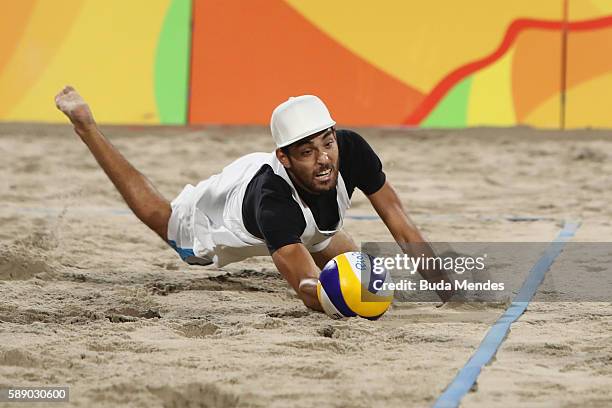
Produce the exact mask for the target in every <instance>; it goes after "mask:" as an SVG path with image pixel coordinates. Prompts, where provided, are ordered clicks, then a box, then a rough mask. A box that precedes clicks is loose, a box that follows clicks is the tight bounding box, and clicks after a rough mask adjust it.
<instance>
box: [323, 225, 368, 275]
mask: <svg viewBox="0 0 612 408" xmlns="http://www.w3.org/2000/svg"><path fill="white" fill-rule="evenodd" d="M351 251H359V247H358V246H357V244H355V242H354V241H353V239H352V238H351V237H350V236H349V235H348V234H347V233H346V232H344V230H342V231H338V232H337V233H336V234H335V235H334V236H333V237H332V239H331V242H330V243H329V245H328V246H327V247H326V248H325V249H324V250H322V251H320V252H315V253H312V254H311V255H312V259H314V261H315V263H316V264H317V266H318V267H319V268H321V269H323V267H324V266H325V264H326V263H327V262H329V260H330V259H332V258H333V257H335V256H337V255H340V254H342V253H344V252H351Z"/></svg>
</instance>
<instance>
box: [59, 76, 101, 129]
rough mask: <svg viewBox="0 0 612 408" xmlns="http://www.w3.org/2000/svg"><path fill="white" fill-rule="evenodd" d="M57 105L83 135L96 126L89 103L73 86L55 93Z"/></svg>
mask: <svg viewBox="0 0 612 408" xmlns="http://www.w3.org/2000/svg"><path fill="white" fill-rule="evenodd" d="M55 106H57V108H58V109H59V110H61V111H62V112H63V113H64V114H65V115H66V116H67V117H68V119H70V122H72V124H73V125H74V130H76V132H77V133H78V134H79V135H80V136H81V137H82V136H83V135H84V134H86V133H87V132H89V131H90V130H91V129H94V128H95V127H96V121H95V120H94V117H93V114H92V113H91V110H90V109H89V105H87V103H86V102H85V100H84V99H83V98H82V97H81V95H79V93H78V92H77V91H76V90H75V89H74V88H73V87H71V86H65V87H64V89H62V90H61V91H60V92H59V93H58V94H57V95H55Z"/></svg>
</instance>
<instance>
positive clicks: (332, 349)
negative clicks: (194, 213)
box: [0, 124, 612, 407]
mask: <svg viewBox="0 0 612 408" xmlns="http://www.w3.org/2000/svg"><path fill="white" fill-rule="evenodd" d="M102 129H103V131H104V133H105V134H107V135H108V136H109V137H110V138H111V139H112V142H113V143H114V144H115V145H116V146H117V147H118V148H119V149H120V151H121V152H123V154H124V155H125V156H126V157H127V158H128V160H130V161H131V162H132V163H133V164H134V165H135V166H136V167H137V168H138V169H139V170H141V171H142V172H143V173H144V174H145V175H147V176H148V177H149V178H150V179H151V181H152V182H153V183H154V184H155V185H156V186H157V187H158V188H159V190H160V191H161V192H162V193H163V194H164V195H165V196H166V197H168V198H169V199H172V198H174V197H175V196H176V195H177V194H178V193H179V192H180V191H181V189H182V188H183V187H184V185H185V184H187V183H191V184H196V183H197V182H198V181H200V180H202V179H205V178H207V177H209V176H210V175H212V174H214V173H216V172H218V171H219V170H220V169H221V168H222V166H224V165H226V164H228V163H230V162H231V161H233V160H234V159H236V158H238V157H239V156H241V155H243V154H246V153H250V152H253V151H272V150H273V144H272V141H271V137H270V136H269V130H268V129H266V128H263V127H241V128H236V127H206V128H204V127H202V128H196V127H192V128H180V127H176V128H175V127H113V126H102ZM357 130H358V131H359V132H360V133H361V134H362V135H363V136H364V137H365V138H366V139H367V140H368V141H369V142H370V144H371V145H372V146H373V147H374V149H375V150H376V151H377V152H378V154H379V156H380V157H381V159H382V161H383V165H384V169H385V171H386V174H387V178H388V180H389V181H390V182H391V183H392V184H393V185H394V186H395V187H396V189H397V191H398V192H399V194H400V196H401V198H402V200H403V202H404V204H405V206H406V208H407V210H408V212H409V213H410V215H411V216H412V218H413V219H414V221H415V222H416V223H417V224H418V225H419V227H420V228H421V229H422V231H424V233H425V234H426V235H427V237H428V238H429V239H430V240H432V241H440V242H442V241H449V242H453V241H457V242H470V241H479V242H487V241H502V242H503V241H510V242H531V241H533V242H549V241H551V240H552V239H554V238H555V236H556V235H557V234H558V232H559V230H560V228H561V226H562V224H563V221H564V220H581V221H582V226H581V228H580V229H579V230H578V232H577V234H576V237H575V238H574V241H610V240H611V237H612V206H610V204H609V203H610V202H611V201H612V190H611V189H610V185H612V160H611V157H610V152H612V132H606V131H588V130H584V131H573V132H557V131H537V130H533V129H528V128H514V129H491V128H483V129H470V130H405V129H404V130H402V129H357ZM0 157H2V160H0V197H1V199H0V203H1V204H2V205H1V206H0V244H1V246H0V389H1V388H6V387H10V386H43V385H47V386H69V387H70V400H71V404H70V406H80V407H90V406H108V407H114V406H118V405H125V406H131V407H187V406H189V407H217V406H228V407H231V406H240V407H247V406H248V407H286V406H296V407H312V406H321V407H327V406H332V407H369V406H377V407H383V406H430V405H431V404H432V403H433V402H434V401H435V399H436V398H437V397H438V396H439V395H440V393H441V392H442V391H443V390H444V388H445V387H446V386H447V385H448V384H449V382H450V381H451V380H452V379H453V378H454V376H455V375H456V373H457V371H458V370H459V369H460V368H461V367H462V366H463V364H464V363H465V362H466V361H467V360H468V358H469V357H470V356H471V354H472V353H473V352H474V350H475V349H476V347H477V346H478V344H479V343H480V341H481V339H482V338H483V336H484V335H485V333H486V331H487V329H488V328H489V327H490V325H491V324H492V323H493V322H495V320H496V319H497V318H498V317H499V316H500V315H501V314H502V313H503V311H504V309H505V306H504V305H492V304H469V305H463V306H458V307H447V306H445V307H441V308H437V307H436V306H437V305H436V304H432V303H401V302H398V303H395V304H394V305H393V306H392V307H391V309H390V310H389V312H387V314H386V315H385V316H383V318H381V319H380V320H378V321H368V320H365V319H359V318H354V319H348V320H344V321H335V320H331V319H330V318H329V317H327V316H326V315H324V314H321V313H315V312H311V311H309V310H307V309H306V308H305V307H304V306H303V305H302V303H301V302H300V301H299V300H298V299H297V298H296V295H295V293H294V292H293V291H292V290H291V289H290V288H289V287H288V285H287V284H286V283H285V281H284V280H283V279H282V278H281V277H280V276H279V274H278V272H277V271H276V270H275V268H274V265H273V263H272V262H271V260H270V258H269V257H262V258H254V259H250V260H247V261H245V262H241V263H237V264H232V265H229V266H227V267H225V268H223V269H222V270H219V269H215V268H212V267H199V266H189V265H186V264H184V263H183V262H182V261H181V260H180V258H179V257H178V256H177V254H176V253H175V252H174V251H173V250H171V249H170V248H169V247H168V246H167V245H166V244H165V243H164V242H163V241H161V240H160V239H159V238H158V237H157V236H156V235H155V234H154V233H153V232H151V231H149V230H148V229H147V228H146V227H145V226H144V225H142V224H141V223H140V222H139V221H138V220H137V219H136V217H135V216H133V215H131V213H130V212H129V209H128V208H127V206H126V205H125V203H124V202H123V201H122V199H121V197H120V196H119V194H118V193H117V192H116V191H115V189H114V187H113V185H112V184H111V182H110V181H109V180H108V179H107V178H106V176H105V174H104V173H103V171H102V170H101V169H100V168H99V167H98V165H97V163H96V162H95V160H94V159H93V157H92V156H91V154H90V153H89V152H88V150H87V148H86V147H85V145H84V144H83V143H82V142H81V141H80V140H79V139H78V137H77V136H75V135H74V134H73V132H72V129H71V128H70V127H69V126H59V125H36V124H2V125H0ZM351 214H352V215H374V214H375V212H374V211H373V209H372V208H371V206H370V204H369V202H368V201H367V199H366V198H365V197H364V196H363V194H362V193H361V192H358V191H356V192H355V194H354V196H353V204H352V208H351V209H350V210H349V215H351ZM513 216H521V217H537V218H536V219H534V220H533V221H522V222H518V221H517V220H516V219H514V221H513V218H512V217H513ZM345 229H346V231H347V232H348V233H349V234H351V235H352V236H353V237H354V239H355V240H356V241H357V242H358V243H359V242H363V241H390V240H391V239H392V238H391V236H390V234H389V232H388V231H387V230H386V228H385V226H384V225H383V224H382V222H381V221H379V220H358V219H354V218H350V219H347V220H346V221H345ZM553 268H554V265H553ZM517 269H518V268H517ZM527 272H528V271H527V270H523V269H521V270H517V271H516V273H521V274H526V273H527ZM610 306H611V303H609V302H606V303H604V302H599V303H594V302H591V303H588V302H582V303H575V302H574V303H572V302H563V303H562V302H546V303H533V304H531V305H530V306H529V308H528V311H527V312H526V313H525V314H524V315H523V316H522V317H521V318H520V319H519V320H518V322H516V323H515V324H514V325H513V326H512V330H511V333H510V334H509V336H508V338H507V339H506V341H505V342H504V343H503V345H502V346H501V348H500V351H499V353H498V354H497V356H496V358H495V360H494V362H493V363H492V364H491V365H489V366H487V367H485V369H484V370H483V372H482V374H481V376H480V378H479V380H478V386H477V389H476V391H475V392H472V393H470V394H468V395H467V396H466V397H465V399H464V400H463V404H462V406H465V407H493V406H500V407H501V406H503V407H506V406H518V405H521V406H533V407H549V406H550V407H559V406H581V407H584V406H591V407H604V406H611V405H612V341H611V339H612V324H611V323H612V309H611V307H610ZM25 405H26V404H23V405H21V406H25ZM0 406H3V405H2V403H0ZM5 406H13V405H12V404H5ZM36 406H45V405H44V404H39V405H36ZM48 406H53V407H59V406H63V405H62V404H48Z"/></svg>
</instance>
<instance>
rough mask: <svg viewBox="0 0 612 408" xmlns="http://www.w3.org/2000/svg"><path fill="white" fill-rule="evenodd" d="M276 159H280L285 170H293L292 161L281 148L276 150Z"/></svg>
mask: <svg viewBox="0 0 612 408" xmlns="http://www.w3.org/2000/svg"><path fill="white" fill-rule="evenodd" d="M276 158H277V159H278V161H279V162H281V164H282V165H283V167H284V168H286V169H290V168H291V161H290V160H289V156H287V155H286V154H285V152H283V150H282V149H280V148H279V149H276Z"/></svg>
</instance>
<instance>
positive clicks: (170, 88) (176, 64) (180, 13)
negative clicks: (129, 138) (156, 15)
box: [155, 0, 191, 125]
mask: <svg viewBox="0 0 612 408" xmlns="http://www.w3.org/2000/svg"><path fill="white" fill-rule="evenodd" d="M190 37H191V0H172V2H171V3H170V6H169V7H168V13H167V14H166V17H165V19H164V24H163V26H162V30H161V33H160V35H159V43H158V44H157V55H156V58H155V100H156V102H157V111H158V113H159V120H160V123H161V124H164V125H184V124H186V123H187V98H188V97H189V57H190V56H189V52H190V45H191V44H190V43H191V39H190Z"/></svg>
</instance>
